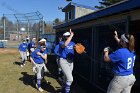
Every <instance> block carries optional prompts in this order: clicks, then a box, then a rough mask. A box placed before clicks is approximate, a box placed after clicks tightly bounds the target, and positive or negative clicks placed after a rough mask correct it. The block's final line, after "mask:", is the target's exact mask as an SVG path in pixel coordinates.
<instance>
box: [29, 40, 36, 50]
mask: <svg viewBox="0 0 140 93" xmlns="http://www.w3.org/2000/svg"><path fill="white" fill-rule="evenodd" d="M34 47H35V42H33V41H32V42H30V43H29V45H28V49H31V48H34Z"/></svg>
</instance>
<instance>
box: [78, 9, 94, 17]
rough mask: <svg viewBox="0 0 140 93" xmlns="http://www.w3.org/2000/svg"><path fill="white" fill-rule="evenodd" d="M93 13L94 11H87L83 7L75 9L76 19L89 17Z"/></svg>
mask: <svg viewBox="0 0 140 93" xmlns="http://www.w3.org/2000/svg"><path fill="white" fill-rule="evenodd" d="M92 12H94V10H91V9H86V8H82V7H75V18H79V17H81V16H84V15H87V14H89V13H92Z"/></svg>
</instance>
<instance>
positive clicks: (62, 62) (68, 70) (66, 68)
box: [60, 58, 73, 93]
mask: <svg viewBox="0 0 140 93" xmlns="http://www.w3.org/2000/svg"><path fill="white" fill-rule="evenodd" d="M60 66H61V68H62V70H63V73H64V75H65V76H66V83H65V93H69V92H70V86H71V84H72V82H73V76H72V73H71V72H72V71H71V68H70V66H69V63H68V62H67V60H66V59H63V58H60Z"/></svg>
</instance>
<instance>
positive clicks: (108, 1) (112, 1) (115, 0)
mask: <svg viewBox="0 0 140 93" xmlns="http://www.w3.org/2000/svg"><path fill="white" fill-rule="evenodd" d="M121 1H123V0H102V1H101V2H99V3H100V4H101V5H100V6H95V8H97V9H102V8H105V7H107V6H110V5H112V4H115V3H118V2H121Z"/></svg>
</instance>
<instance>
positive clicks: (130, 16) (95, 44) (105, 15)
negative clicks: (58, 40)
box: [54, 0, 140, 93]
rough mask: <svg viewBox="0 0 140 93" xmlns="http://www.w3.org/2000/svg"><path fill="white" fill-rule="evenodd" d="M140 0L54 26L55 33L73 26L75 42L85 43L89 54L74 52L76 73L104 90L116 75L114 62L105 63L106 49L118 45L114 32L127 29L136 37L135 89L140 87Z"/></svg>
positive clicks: (121, 31) (126, 0)
mask: <svg viewBox="0 0 140 93" xmlns="http://www.w3.org/2000/svg"><path fill="white" fill-rule="evenodd" d="M139 24H140V0H124V1H122V2H120V3H117V4H115V5H112V6H109V7H107V8H104V9H102V10H97V11H94V12H93V13H90V14H88V15H85V16H82V17H80V18H77V19H74V20H71V21H68V22H65V23H63V24H60V25H57V26H54V28H55V29H56V36H57V37H58V36H61V35H62V33H63V32H65V31H68V30H69V29H70V28H71V29H72V31H74V33H75V35H74V37H73V41H74V42H75V43H78V42H80V43H82V44H83V45H84V46H85V48H86V52H87V53H86V54H83V55H79V54H76V55H75V59H74V72H75V73H76V74H77V75H78V76H80V77H82V78H83V79H84V80H86V81H87V82H88V83H90V84H92V85H95V86H96V87H98V88H99V89H101V90H103V91H104V92H105V91H106V89H107V86H108V84H109V82H110V80H111V79H112V77H113V73H112V72H111V69H112V64H111V63H105V62H103V49H104V47H107V46H110V47H111V48H112V49H113V50H116V49H117V48H118V45H117V43H116V41H115V40H114V37H113V33H114V31H115V30H117V31H118V33H119V35H121V34H122V33H124V32H130V33H132V34H133V35H134V36H135V38H136V47H135V50H136V55H137V57H136V62H135V67H134V72H135V75H136V78H137V81H136V83H135V86H134V88H133V90H132V91H133V92H134V93H136V91H137V90H138V86H140V75H139V73H140V63H139V61H140V50H139V47H140V44H139V40H140V31H139V30H140V28H139Z"/></svg>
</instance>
